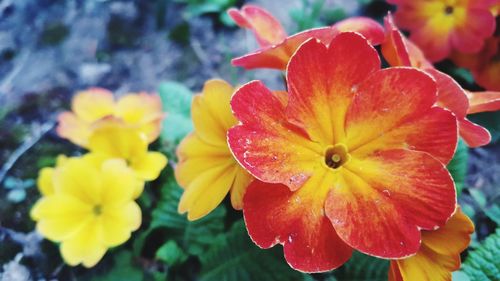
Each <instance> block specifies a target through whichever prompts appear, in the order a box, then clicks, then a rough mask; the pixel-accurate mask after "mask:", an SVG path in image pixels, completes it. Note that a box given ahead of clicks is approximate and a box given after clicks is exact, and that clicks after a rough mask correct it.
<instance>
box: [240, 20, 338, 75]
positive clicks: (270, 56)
mask: <svg viewBox="0 0 500 281" xmlns="http://www.w3.org/2000/svg"><path fill="white" fill-rule="evenodd" d="M336 34H337V32H336V31H335V30H333V28H331V27H321V28H314V29H309V30H306V31H303V32H300V33H297V34H294V35H292V36H290V37H288V38H286V39H285V40H284V41H283V42H282V43H280V44H277V45H273V46H269V47H267V48H264V49H260V50H258V51H256V52H254V53H250V54H247V55H244V56H242V57H238V58H235V59H233V60H232V61H231V63H232V64H233V65H234V66H239V67H243V68H245V69H255V68H273V69H278V70H285V69H286V66H287V64H288V61H289V60H290V57H291V56H292V55H293V53H294V52H295V51H296V50H297V48H298V47H299V46H300V45H301V44H302V43H304V42H305V41H307V40H308V39H310V38H317V39H318V40H320V41H322V42H325V43H328V42H330V41H331V40H332V38H333V37H334V36H335V35H336Z"/></svg>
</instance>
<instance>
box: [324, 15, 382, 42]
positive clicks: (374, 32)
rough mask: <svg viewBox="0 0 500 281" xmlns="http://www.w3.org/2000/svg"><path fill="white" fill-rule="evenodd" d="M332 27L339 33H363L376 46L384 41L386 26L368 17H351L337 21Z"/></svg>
mask: <svg viewBox="0 0 500 281" xmlns="http://www.w3.org/2000/svg"><path fill="white" fill-rule="evenodd" d="M332 28H333V29H334V30H336V31H338V33H341V32H357V33H359V34H361V35H363V37H365V38H366V39H367V40H368V41H369V42H370V44H372V45H374V46H375V45H379V44H381V43H382V42H384V37H385V35H384V28H383V27H382V26H381V25H380V24H379V23H378V22H376V21H374V20H372V19H371V18H368V17H350V18H347V19H345V20H342V21H339V22H337V23H335V24H334V25H333V26H332ZM325 43H328V42H325Z"/></svg>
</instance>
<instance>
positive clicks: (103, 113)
mask: <svg viewBox="0 0 500 281" xmlns="http://www.w3.org/2000/svg"><path fill="white" fill-rule="evenodd" d="M71 110H72V111H66V112H63V113H61V114H60V115H59V126H58V127H57V133H58V134H59V136H61V137H63V138H65V139H68V140H70V141H71V142H73V143H75V144H77V145H79V146H82V147H87V146H88V139H89V137H90V136H91V134H92V128H93V124H94V123H95V122H96V121H99V120H101V119H102V118H105V117H114V118H118V119H121V120H122V121H124V122H125V123H127V124H128V125H130V126H133V127H134V128H136V129H137V130H138V131H139V132H141V133H143V134H144V135H145V136H146V138H147V141H148V143H151V142H153V141H154V140H156V138H158V135H159V134H160V129H161V121H162V119H163V116H164V114H163V112H162V105H161V100H160V97H159V96H157V95H150V94H147V93H139V94H127V95H125V96H123V97H121V98H120V99H118V100H117V101H115V100H114V97H113V93H111V92H110V91H108V90H105V89H100V88H91V89H89V90H86V91H82V92H79V93H77V94H76V95H75V97H74V98H73V101H72V103H71Z"/></svg>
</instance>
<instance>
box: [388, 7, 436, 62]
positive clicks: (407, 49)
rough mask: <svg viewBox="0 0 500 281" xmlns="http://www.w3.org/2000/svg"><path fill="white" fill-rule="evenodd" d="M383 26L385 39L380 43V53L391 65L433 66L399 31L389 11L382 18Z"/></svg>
mask: <svg viewBox="0 0 500 281" xmlns="http://www.w3.org/2000/svg"><path fill="white" fill-rule="evenodd" d="M384 27H385V40H384V42H383V43H382V45H381V47H382V55H383V56H384V58H385V59H386V60H387V62H388V63H389V64H390V65H391V66H413V67H416V68H433V66H432V64H431V63H430V62H429V61H428V60H427V58H426V57H425V56H424V53H423V52H422V50H420V48H419V47H417V46H416V45H415V44H414V43H413V42H411V41H410V40H408V39H407V38H406V37H405V36H404V35H403V34H402V33H401V31H399V29H398V28H397V27H396V25H395V24H394V19H393V17H392V15H391V14H390V13H389V14H388V15H387V16H386V17H385V18H384Z"/></svg>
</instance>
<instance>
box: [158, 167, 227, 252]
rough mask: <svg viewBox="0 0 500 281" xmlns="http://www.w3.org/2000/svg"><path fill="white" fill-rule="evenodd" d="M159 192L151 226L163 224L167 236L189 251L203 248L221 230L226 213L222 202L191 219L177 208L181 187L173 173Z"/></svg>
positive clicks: (203, 249) (204, 248)
mask: <svg viewBox="0 0 500 281" xmlns="http://www.w3.org/2000/svg"><path fill="white" fill-rule="evenodd" d="M161 192H162V196H161V199H160V201H159V203H158V205H157V207H156V208H155V210H154V211H153V214H152V221H151V228H159V227H163V228H166V229H167V230H168V234H169V238H170V239H172V240H174V241H175V242H177V244H178V245H179V246H180V247H181V248H182V249H183V250H184V251H185V252H186V253H188V254H190V255H199V254H201V253H202V252H204V251H206V250H207V248H208V247H209V246H210V245H211V244H212V243H213V240H214V238H215V237H216V236H217V235H218V234H220V233H222V232H223V229H224V217H225V215H226V209H225V208H224V206H222V205H221V206H219V207H217V208H216V209H215V210H213V211H212V212H211V213H210V214H208V215H207V216H206V217H204V218H202V219H199V220H196V221H192V222H190V221H188V220H187V218H186V215H181V214H179V213H178V212H177V205H178V203H179V200H180V198H181V195H182V188H181V187H180V186H179V185H178V184H177V183H176V182H175V179H174V177H173V176H170V177H169V178H168V180H167V182H166V183H165V184H164V185H163V187H162V191H161Z"/></svg>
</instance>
